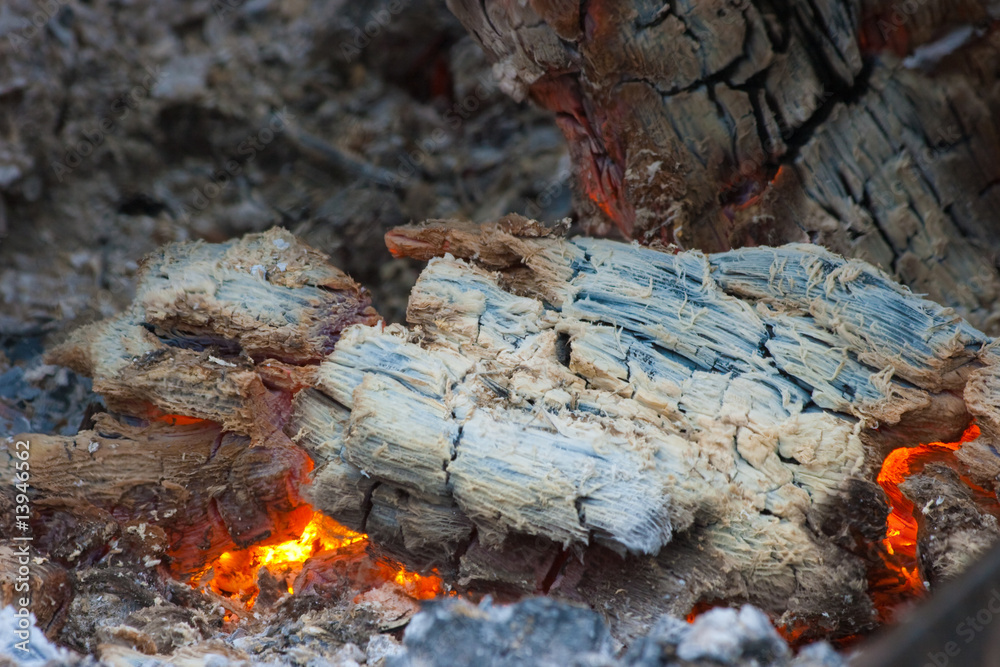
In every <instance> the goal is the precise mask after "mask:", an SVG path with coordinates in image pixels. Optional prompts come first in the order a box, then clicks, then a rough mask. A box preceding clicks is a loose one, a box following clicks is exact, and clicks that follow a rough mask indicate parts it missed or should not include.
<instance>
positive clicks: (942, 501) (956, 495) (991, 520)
mask: <svg viewBox="0 0 1000 667" xmlns="http://www.w3.org/2000/svg"><path fill="white" fill-rule="evenodd" d="M899 488H900V489H901V490H902V491H903V493H904V494H906V496H907V498H909V499H910V501H911V502H913V504H914V505H915V506H916V507H917V508H918V510H919V518H918V524H919V525H920V532H919V535H920V540H919V542H918V545H917V549H918V554H919V556H920V562H921V565H922V567H923V573H924V577H926V579H927V581H929V582H930V583H931V585H936V584H939V583H941V582H943V581H946V580H948V579H953V578H954V577H956V576H957V575H959V574H961V573H962V572H964V571H965V570H966V569H967V568H968V567H969V566H970V565H971V564H972V563H974V562H975V561H976V560H977V559H978V558H979V557H981V556H982V555H984V554H985V553H986V552H987V551H989V549H990V547H992V546H993V545H994V544H995V543H996V542H997V539H998V538H1000V525H998V524H997V518H996V516H994V513H993V512H995V507H994V508H993V512H990V511H988V510H987V509H985V508H984V507H982V501H980V502H977V499H976V496H975V494H974V493H973V491H972V489H970V488H969V486H968V485H967V484H965V483H964V482H963V481H962V480H961V478H960V477H959V474H958V473H957V472H956V471H955V470H953V469H951V468H949V467H948V466H944V465H940V464H929V465H928V466H927V467H926V468H924V470H923V471H922V472H921V473H919V474H916V475H913V476H911V477H910V478H909V479H907V480H906V481H905V482H903V483H902V484H900V487H899ZM992 501H993V504H994V505H995V503H996V496H993V498H992Z"/></svg>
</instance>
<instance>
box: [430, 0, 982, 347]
mask: <svg viewBox="0 0 1000 667" xmlns="http://www.w3.org/2000/svg"><path fill="white" fill-rule="evenodd" d="M448 4H449V6H450V7H451V9H452V11H454V12H455V14H456V16H458V18H459V19H460V20H461V21H462V23H463V24H464V25H465V26H466V28H467V29H468V30H469V32H470V34H471V35H472V36H473V37H474V38H475V39H476V40H477V41H478V42H479V43H480V44H481V45H482V46H483V48H484V50H485V51H486V52H487V53H488V54H489V55H490V56H491V57H492V59H493V60H494V61H495V65H494V71H495V72H496V73H497V75H498V76H499V77H500V80H501V86H502V87H503V88H505V90H507V92H509V93H510V94H511V95H513V96H514V97H515V98H516V99H519V100H520V99H524V98H530V99H532V100H534V101H535V102H536V103H537V104H539V105H541V106H543V107H545V108H546V109H549V110H551V111H553V112H555V113H556V121H557V123H558V124H559V126H560V128H561V129H562V131H563V134H564V135H565V137H566V139H567V143H568V145H569V149H570V152H571V155H572V157H573V160H574V169H575V172H576V175H577V177H578V178H577V183H578V191H579V196H578V198H577V200H578V201H577V205H578V208H580V209H582V210H583V211H584V212H585V217H587V218H588V219H589V224H590V229H591V230H592V231H595V232H599V233H605V232H607V231H608V230H609V229H611V228H612V226H615V227H617V228H618V230H620V232H621V233H622V234H623V235H624V236H625V237H626V238H633V239H637V240H639V241H640V242H643V243H646V242H650V241H652V240H662V241H665V242H672V243H677V244H679V245H681V246H682V247H685V248H697V249H701V250H703V251H705V252H719V251H725V250H729V249H731V248H737V247H742V246H755V245H778V244H781V243H787V242H811V243H819V244H822V245H824V246H826V247H827V248H829V249H831V250H833V251H834V252H837V253H840V254H843V255H846V256H849V257H858V258H862V259H865V260H866V261H870V262H872V263H875V264H877V265H878V266H880V267H882V268H883V269H885V270H892V271H894V272H896V273H897V274H898V276H899V279H900V280H901V281H902V282H903V283H904V284H907V285H909V286H911V287H913V288H914V289H915V291H918V292H921V293H927V294H929V295H930V298H932V299H933V300H935V301H937V302H939V303H943V304H945V305H950V306H953V307H955V308H956V309H957V310H958V312H959V313H960V314H961V315H963V316H964V317H966V318H967V319H969V321H970V322H972V323H973V324H975V325H977V326H980V327H982V328H984V330H987V331H991V332H995V331H996V330H997V326H998V324H997V323H998V319H997V318H998V312H1000V311H998V310H997V304H998V303H1000V301H998V300H997V295H998V294H1000V273H998V268H997V264H996V258H995V253H996V250H997V232H998V227H997V219H996V215H995V213H994V212H995V211H996V209H997V205H998V204H997V202H998V199H997V198H998V196H1000V188H998V187H997V184H998V183H1000V166H998V163H997V161H996V160H995V159H994V157H995V156H996V155H997V154H998V153H1000V125H998V123H997V119H998V118H1000V97H998V95H997V90H1000V88H998V87H997V86H996V82H997V77H998V73H1000V49H997V44H998V40H1000V31H998V30H997V23H996V19H997V17H998V16H1000V14H998V13H997V9H996V6H995V4H993V5H992V6H991V5H990V3H973V2H957V3H956V2H949V3H944V2H937V1H932V2H926V3H925V2H920V3H916V4H914V3H909V4H905V3H904V4H900V3H898V2H888V1H885V2H882V1H879V2H862V3H857V2H845V1H843V0H819V1H817V2H792V3H773V2H768V1H764V0H761V1H752V2H738V3H734V2H729V1H726V0H710V1H706V2H689V3H682V4H672V3H643V2H614V1H608V0H592V1H591V2H587V3H583V4H581V3H573V2H553V1H552V0H531V1H530V2H524V1H515V0H488V1H486V2H479V1H474V0H449V2H448ZM934 40H939V41H936V42H935V41H934Z"/></svg>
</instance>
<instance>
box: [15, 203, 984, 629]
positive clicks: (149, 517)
mask: <svg viewBox="0 0 1000 667" xmlns="http://www.w3.org/2000/svg"><path fill="white" fill-rule="evenodd" d="M387 241H388V244H389V246H390V249H391V250H393V252H394V254H397V255H411V256H418V257H423V258H432V259H430V261H429V263H428V266H427V268H426V269H425V271H424V272H423V274H422V275H421V277H420V279H419V281H418V283H417V285H416V286H415V288H414V290H413V292H412V293H411V295H410V302H409V309H408V319H409V321H410V325H411V326H410V327H409V328H404V327H402V326H399V325H392V326H385V325H383V324H381V323H376V322H375V315H374V313H373V312H372V311H371V310H370V308H368V307H367V304H366V302H365V300H364V296H363V293H362V292H361V290H360V288H357V287H356V286H352V285H353V283H350V282H349V279H347V278H346V277H344V276H342V274H337V273H336V271H335V270H334V269H331V268H328V267H325V266H323V265H318V264H317V263H321V262H323V257H322V256H321V255H319V254H318V253H315V252H314V251H310V250H308V249H306V248H303V247H302V246H301V245H299V244H297V242H296V241H295V240H294V239H293V238H291V237H290V236H288V235H287V234H284V233H282V232H278V231H272V232H268V233H266V234H263V235H254V236H250V237H247V238H246V239H244V240H242V241H238V242H233V243H231V244H228V245H225V246H203V245H197V246H194V247H193V248H192V247H190V246H183V245H182V246H171V247H168V248H167V249H166V250H165V251H164V252H163V253H162V254H161V255H159V256H158V257H157V258H156V259H155V260H154V261H152V262H149V263H147V265H146V273H145V274H144V279H143V280H144V282H143V284H142V285H141V286H140V288H139V290H138V296H137V298H136V302H135V304H134V305H133V307H132V309H131V310H130V311H129V312H128V313H126V314H125V315H124V316H122V317H120V318H117V319H115V320H112V321H110V322H106V323H99V324H97V325H94V326H92V327H90V328H89V329H87V330H85V331H84V332H81V333H80V334H78V335H76V336H75V337H74V338H73V339H72V340H71V341H69V342H67V343H66V344H64V345H63V346H61V347H60V348H59V349H57V350H56V351H55V352H54V353H53V357H54V358H56V359H59V360H62V361H64V362H67V363H74V364H75V367H76V368H78V369H80V370H82V371H86V372H89V373H92V374H93V375H94V378H95V386H97V387H99V388H100V390H101V391H105V392H107V395H108V396H109V404H110V406H111V407H113V409H116V410H117V411H119V412H123V413H126V414H128V415H130V416H128V417H126V416H119V417H118V418H112V417H110V416H103V417H100V418H98V419H97V424H96V427H95V429H93V430H92V431H88V432H84V433H81V434H80V435H78V436H77V437H76V438H72V439H58V438H48V439H47V438H45V437H43V436H30V437H31V438H32V439H33V440H34V441H35V442H37V443H38V445H36V447H37V448H38V451H39V454H38V456H39V459H38V463H37V466H38V469H37V470H36V472H35V475H36V480H37V484H36V491H35V493H36V496H35V497H34V499H33V501H34V502H36V503H41V504H45V503H56V502H57V501H58V502H60V503H62V504H61V505H60V507H62V508H67V507H69V508H70V514H74V512H75V514H74V516H76V515H79V516H87V515H88V514H87V513H88V512H90V513H92V514H94V515H95V516H103V515H101V514H100V512H105V513H107V514H108V515H110V516H112V517H114V518H115V520H117V521H119V522H122V523H123V524H124V525H128V526H134V525H135V522H136V521H142V522H144V523H145V524H146V525H148V526H152V527H154V528H155V530H156V531H162V533H163V535H165V539H164V540H163V541H162V543H164V544H166V545H167V546H166V549H165V554H164V557H165V558H168V559H169V560H170V562H171V567H172V569H173V570H174V571H177V572H188V573H190V572H191V571H196V570H198V568H199V567H203V566H204V565H205V564H207V563H209V562H213V563H214V564H215V566H216V568H222V567H223V566H224V565H225V564H224V563H223V561H222V560H219V559H218V557H219V556H220V553H221V552H222V551H229V550H232V549H238V548H240V547H247V546H248V545H250V543H252V542H256V541H259V540H263V539H267V540H269V541H272V542H273V541H275V540H277V539H278V538H279V536H282V535H287V534H288V532H293V531H291V527H292V525H295V526H298V527H299V530H301V529H302V527H303V526H304V525H305V523H306V522H307V521H309V520H310V517H312V509H313V508H315V510H318V511H319V512H322V513H323V514H326V515H328V516H329V517H332V518H333V519H336V520H337V521H338V522H340V523H341V524H343V526H345V527H346V529H349V530H352V531H356V534H358V535H361V534H363V533H364V534H367V535H368V536H369V538H370V539H371V540H372V546H373V547H374V548H375V549H376V550H377V551H378V552H379V553H381V554H386V555H389V556H391V557H392V558H393V559H396V560H399V561H401V562H403V563H405V564H408V565H410V566H412V567H416V568H418V569H419V572H421V573H424V574H429V573H430V572H431V570H432V569H436V570H437V572H438V573H439V574H440V575H441V576H442V577H444V578H445V579H446V580H448V581H450V582H453V583H456V584H459V585H461V586H465V587H470V586H471V587H474V588H476V589H477V590H479V591H490V590H492V591H496V592H499V593H501V594H503V595H511V594H517V595H521V594H525V593H537V592H549V593H551V594H553V595H558V596H563V597H567V598H571V599H575V600H580V601H584V602H586V603H587V604H589V605H591V606H593V607H594V608H598V609H601V610H603V611H604V613H605V614H606V615H607V616H608V617H609V619H610V620H611V622H612V625H613V629H614V631H615V632H616V634H617V635H619V636H621V637H628V636H635V635H639V634H642V633H643V632H644V631H645V629H646V628H647V627H648V625H649V624H650V623H651V622H652V621H653V620H655V618H657V617H658V616H659V615H660V614H662V613H664V612H670V613H673V614H674V615H677V616H683V615H684V614H686V613H687V612H688V611H689V610H690V609H691V608H692V607H694V606H695V605H696V603H701V604H712V603H717V602H724V603H729V604H733V603H739V602H752V603H753V604H756V605H758V606H760V607H761V608H763V609H764V610H765V611H766V612H768V613H770V614H772V615H773V616H774V617H775V618H780V622H781V624H782V625H784V626H786V628H788V629H789V631H790V632H792V633H793V634H795V635H796V636H799V637H808V636H816V635H819V634H821V635H824V636H833V637H838V636H840V637H842V636H846V635H851V634H854V633H858V632H863V631H866V630H868V629H870V628H871V627H872V626H873V625H874V624H875V622H876V620H877V618H879V611H877V610H876V609H875V608H874V606H873V598H875V599H877V595H875V593H876V591H874V590H873V589H871V588H870V582H873V581H877V580H878V578H877V577H872V574H871V573H872V571H873V570H874V571H877V572H880V573H881V575H882V576H883V578H886V577H887V578H889V579H892V578H898V582H902V583H903V584H907V585H909V584H911V583H912V578H913V576H912V575H913V573H914V572H915V571H916V568H917V564H916V562H915V561H916V556H915V555H914V556H913V559H914V563H913V564H912V566H908V567H910V568H911V569H910V570H905V569H904V570H902V572H899V571H896V570H893V569H891V568H890V567H889V565H888V564H887V561H883V560H881V559H880V557H879V554H880V553H881V551H880V550H881V549H883V547H882V546H880V542H879V538H881V537H882V536H884V535H885V533H884V532H879V531H884V529H885V519H884V517H885V516H886V515H889V514H890V510H891V509H892V507H890V505H889V504H888V503H886V501H885V496H884V495H883V492H882V490H881V489H880V488H879V486H878V485H877V484H876V478H877V477H879V471H880V468H881V467H882V464H883V460H884V459H885V458H886V456H887V454H888V453H889V452H890V451H892V450H894V449H896V448H899V447H909V446H914V445H917V444H919V442H929V441H931V440H942V441H945V442H948V441H958V440H959V438H960V436H961V435H962V433H963V432H965V431H966V430H967V428H969V424H970V421H971V420H972V419H973V418H975V419H976V420H977V424H979V425H981V429H982V432H983V435H982V436H981V437H979V438H978V440H976V441H975V442H969V443H968V445H969V446H970V449H969V452H968V454H962V452H963V451H964V450H965V445H964V444H963V443H961V442H959V443H958V444H957V445H956V446H955V447H953V448H952V449H958V450H959V452H958V454H956V456H964V458H963V459H962V460H963V461H965V465H966V466H967V467H968V471H967V472H968V476H969V478H970V479H981V480H982V479H986V478H987V477H989V476H990V475H993V474H995V469H996V467H997V466H996V462H995V461H993V460H992V459H991V458H990V455H989V454H988V450H987V449H985V448H984V445H989V444H992V443H995V437H996V434H997V433H1000V419H998V417H1000V410H998V409H997V408H996V404H997V399H996V394H990V393H988V389H989V388H990V387H992V386H993V384H994V379H995V377H997V372H998V370H997V369H998V368H1000V364H998V363H997V359H996V357H995V355H994V353H993V351H992V345H991V344H992V339H990V338H989V337H988V336H985V335H984V334H982V333H981V332H979V331H977V330H976V329H974V328H973V327H972V326H970V325H969V324H968V323H966V322H965V321H963V320H962V319H961V318H959V317H957V316H956V315H955V314H954V312H953V311H951V310H949V309H945V308H942V307H940V306H938V305H936V304H934V303H932V302H930V301H927V300H924V299H921V298H919V297H917V296H915V295H913V294H911V293H910V292H909V291H908V290H907V289H905V288H903V287H900V286H899V285H897V284H896V283H894V282H893V281H892V280H891V279H889V278H888V277H887V276H886V275H885V274H883V273H881V272H880V271H878V270H877V269H875V268H873V267H871V266H870V265H867V264H864V263H863V262H860V261H857V260H844V259H842V258H840V257H838V256H836V255H833V254H831V253H829V252H827V251H825V250H823V249H821V248H818V247H816V246H806V245H791V246H784V247H781V248H753V249H744V250H737V251H731V252H726V253H719V254H715V255H703V254H701V253H697V252H688V253H678V254H673V253H670V252H662V251H659V250H654V249H649V248H642V247H638V246H629V245H624V244H620V243H615V242H611V241H603V240H594V239H566V238H562V237H560V236H558V235H557V234H555V233H553V232H551V231H550V230H547V229H545V228H544V227H542V226H540V225H538V224H537V223H534V222H532V221H528V220H526V219H523V218H519V217H517V216H510V217H507V218H505V219H502V220H501V221H499V222H497V223H494V224H491V225H487V226H484V227H482V228H479V227H473V226H469V225H461V224H457V223H444V222H433V223H429V224H427V225H422V226H415V227H407V228H400V229H397V230H396V231H394V232H393V233H391V234H390V235H389V236H388V237H387ZM447 253H451V254H447ZM288 274H291V275H288ZM164 276H166V277H164ZM170 277H175V278H177V279H178V282H177V283H175V282H173V281H172V280H171V279H169V278H170ZM331 277H333V278H335V280H334V279H333V278H331ZM242 285H247V289H249V290H250V292H249V293H250V294H251V295H252V299H251V300H248V299H246V298H243V297H241V296H240V294H241V291H240V290H241V289H242V287H240V286H242ZM320 287H322V288H320ZM244 308H245V309H247V310H248V311H249V314H247V313H244V312H242V309H244ZM272 308H281V309H283V310H281V311H272V310H271V309H272ZM327 317H329V318H332V321H333V322H334V324H333V325H330V324H329V323H328V322H326V321H325V320H324V318H327ZM258 322H262V323H263V324H260V325H258ZM283 322H284V324H282V323H283ZM348 324H352V325H353V326H347V325H348ZM282 345H286V346H287V347H282ZM122 350H125V352H124V353H123V352H122ZM172 369H176V371H177V375H176V380H175V381H173V378H174V374H173V372H172ZM165 378H166V379H168V381H166V382H165V381H164V379H165ZM189 392H193V393H189ZM177 415H180V416H179V417H178V416H177ZM188 421H191V422H193V423H186V422H188ZM976 428H979V427H976ZM917 433H919V438H915V434H917ZM22 439H25V437H24V436H22ZM974 439H975V438H972V437H969V438H967V440H970V441H971V440H974ZM91 443H95V444H97V447H95V448H92V444H91ZM306 455H308V457H306ZM309 459H311V462H310V461H309ZM977 461H978V462H977ZM5 465H6V464H5ZM34 465H35V464H34V463H33V466H34ZM991 465H992V466H993V467H992V468H991V467H990V466H991ZM312 466H314V467H312ZM307 475H308V479H305V477H306V476H307ZM78 482H79V483H78ZM914 484H916V485H917V486H918V487H919V484H918V481H915V482H914ZM922 488H923V487H920V488H916V487H915V490H914V489H909V487H904V488H903V492H910V493H915V494H917V495H915V498H917V497H919V498H923V495H921V494H922V493H923V491H920V489H922ZM908 489H909V490H908ZM918 491H919V493H918ZM73 502H76V505H74V504H73ZM306 503H308V505H307V504H306ZM77 507H78V508H79V509H77ZM90 508H94V509H90ZM301 508H306V509H301ZM167 512H170V514H169V515H168V514H167ZM980 518H981V521H980V523H979V524H977V525H978V526H979V527H980V528H981V530H980V532H979V533H977V534H979V535H981V536H982V540H983V543H984V544H985V543H986V542H987V541H989V539H990V535H992V533H991V532H990V525H992V524H989V522H988V519H986V518H985V516H983V517H980ZM927 520H928V521H932V520H933V518H929V519H927ZM129 522H131V523H129ZM84 523H85V522H80V523H79V525H80V526H82V525H84ZM91 523H93V522H92V521H91ZM51 525H52V524H51V523H49V524H46V523H44V522H43V524H41V525H39V526H37V528H36V530H38V531H39V532H40V533H41V534H46V533H47V531H51V527H50V526H51ZM60 525H61V526H69V528H67V529H66V531H68V532H72V531H73V529H74V528H75V527H76V525H77V524H73V523H72V522H70V521H65V520H64V521H62V523H61V524H60ZM87 525H90V524H87ZM286 527H287V528H289V530H288V531H286V530H284V529H285V528H286ZM150 530H152V528H151V529H150ZM64 534H65V533H64ZM941 534H942V535H943V534H944V533H941ZM345 535H347V537H348V538H349V539H350V535H349V534H345ZM362 537H363V535H362ZM317 539H318V538H317ZM938 539H941V538H938ZM43 543H44V544H45V545H46V548H51V549H57V547H58V545H57V544H56V543H55V542H54V541H52V540H51V539H50V540H49V541H48V542H43ZM300 544H301V545H303V546H302V549H303V553H304V554H305V555H304V556H303V557H304V558H308V557H309V556H313V557H314V560H313V561H310V562H313V563H314V565H313V566H309V565H308V564H307V565H306V566H305V567H302V568H300V570H298V571H295V572H290V573H289V574H288V575H287V577H286V578H285V579H284V581H285V583H286V585H291V580H292V579H294V580H295V584H294V586H295V589H296V590H298V589H300V588H302V587H307V586H309V585H315V584H317V583H320V584H321V583H322V581H323V574H322V568H320V567H319V565H318V563H319V562H320V560H322V559H320V560H315V559H316V558H319V555H320V554H323V553H325V554H326V555H325V556H323V557H322V558H324V559H327V560H329V561H330V562H335V561H336V559H337V555H336V550H337V549H338V548H340V547H338V546H336V545H334V546H332V547H331V546H325V544H326V543H323V542H320V541H310V540H303V541H301V542H300ZM337 544H341V543H339V542H338V543H337ZM950 551H951V549H948V548H944V549H940V550H932V549H929V548H924V547H922V548H921V556H922V557H923V558H924V563H923V565H922V567H923V569H924V571H925V572H928V573H931V572H933V573H935V575H934V576H933V577H931V579H932V580H934V581H936V580H937V577H938V574H937V573H938V572H940V573H942V576H944V574H946V573H947V572H950V571H952V569H955V565H954V564H953V563H949V562H948V560H947V559H949V558H953V556H951V555H949V553H950ZM234 553H235V555H233V554H232V553H231V554H230V556H229V558H230V561H229V562H230V563H232V562H242V561H238V559H239V558H244V560H245V561H246V563H248V565H246V567H247V568H249V567H256V565H255V564H257V563H260V562H261V560H260V559H259V558H258V557H257V556H253V557H250V555H249V554H243V555H242V556H241V555H240V553H241V552H240V551H235V552H234ZM352 553H353V552H352ZM192 554H194V555H196V556H198V557H193V556H192ZM157 557H159V556H157ZM234 558H236V559H237V560H236V561H234V560H233V559H234ZM352 558H353V557H352ZM213 559H215V560H214V561H213ZM243 567H244V566H239V567H238V568H236V570H234V573H233V574H229V575H227V577H229V578H230V579H231V580H232V581H238V580H239V579H240V568H243ZM317 568H319V569H317ZM231 569H232V568H231ZM220 571H221V570H220ZM251 571H252V570H251ZM396 572H397V573H399V571H398V570H396ZM389 574H391V571H390V573H389ZM281 576H283V577H284V576H286V575H281ZM386 576H388V574H387V575H386ZM392 576H393V577H397V578H398V576H403V575H398V576H397V575H392ZM414 576H416V575H414ZM405 578H406V577H405V576H403V579H404V580H405ZM310 582H311V583H310ZM277 585H278V588H277V589H275V590H276V591H278V592H279V593H280V586H281V585H282V584H281V580H280V579H279V580H278V584H277ZM242 586H243V585H242V584H234V585H233V586H231V587H230V588H226V589H224V590H223V589H220V590H222V591H223V592H227V593H229V592H233V593H238V591H234V590H233V588H235V589H240V588H241V587H242ZM920 588H921V590H922V588H923V587H922V586H921V587H920ZM441 590H442V589H441V588H440V587H439V586H438V585H437V584H434V587H433V591H436V592H437V593H439V592H440V591H441ZM912 593H913V591H912V590H911V594H912ZM431 594H436V593H435V592H432V593H431ZM269 595H271V594H269ZM272 597H273V595H272ZM818 619H823V623H822V625H819V624H817V623H816V622H817V620H818Z"/></svg>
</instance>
